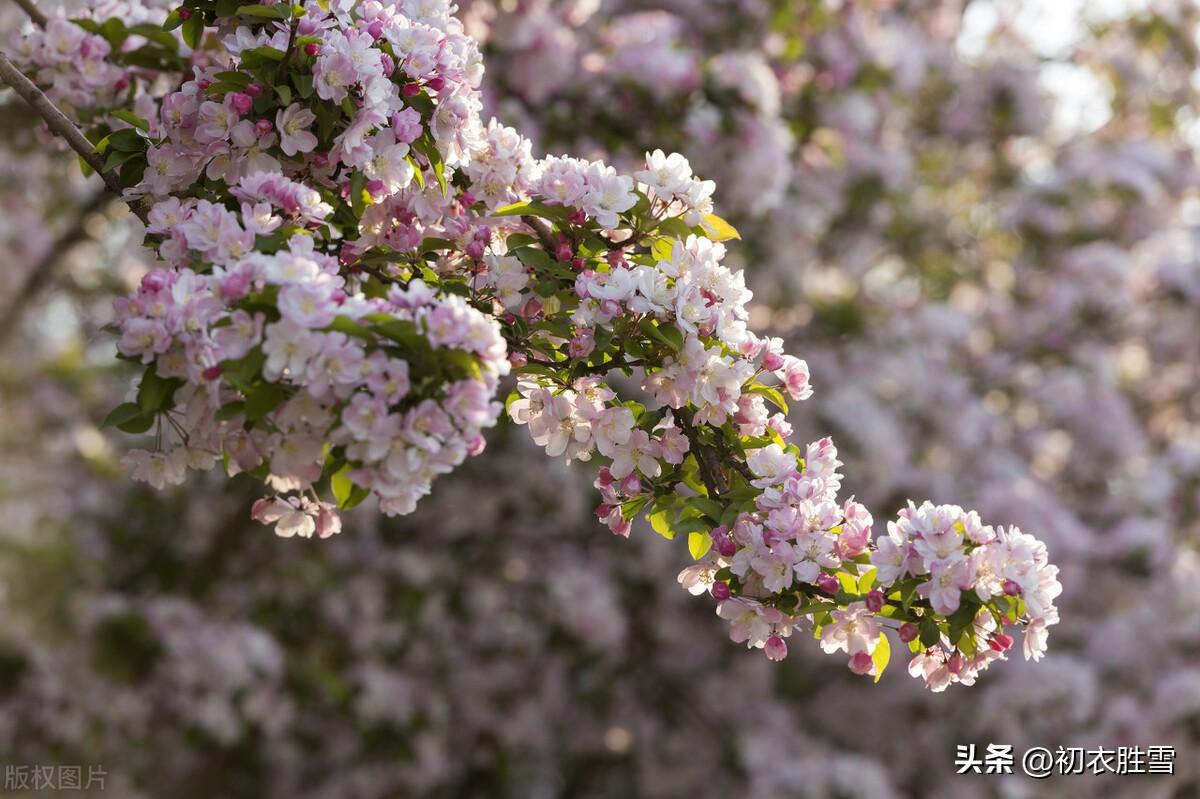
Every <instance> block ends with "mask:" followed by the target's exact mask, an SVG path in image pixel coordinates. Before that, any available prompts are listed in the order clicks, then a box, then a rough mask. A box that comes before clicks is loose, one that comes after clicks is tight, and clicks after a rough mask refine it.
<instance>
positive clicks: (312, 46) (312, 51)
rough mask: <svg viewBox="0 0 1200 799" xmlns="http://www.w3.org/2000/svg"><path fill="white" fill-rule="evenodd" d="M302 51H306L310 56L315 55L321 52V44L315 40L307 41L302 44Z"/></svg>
mask: <svg viewBox="0 0 1200 799" xmlns="http://www.w3.org/2000/svg"><path fill="white" fill-rule="evenodd" d="M304 52H306V53H308V54H309V55H310V56H316V55H318V54H319V53H320V52H321V45H319V44H317V43H316V42H309V43H308V44H306V45H304Z"/></svg>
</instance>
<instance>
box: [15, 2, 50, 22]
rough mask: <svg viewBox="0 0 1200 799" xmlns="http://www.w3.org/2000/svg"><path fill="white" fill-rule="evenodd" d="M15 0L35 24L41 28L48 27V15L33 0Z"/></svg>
mask: <svg viewBox="0 0 1200 799" xmlns="http://www.w3.org/2000/svg"><path fill="white" fill-rule="evenodd" d="M13 2H15V3H16V4H17V5H19V6H20V7H21V8H22V9H24V11H25V13H26V14H27V15H28V16H29V19H31V20H32V21H33V24H34V25H37V26H38V27H39V28H45V27H46V15H45V14H43V13H42V10H41V9H40V8H38V7H37V6H36V5H35V4H34V2H33V0H13Z"/></svg>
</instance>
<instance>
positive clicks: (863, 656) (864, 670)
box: [849, 652, 875, 674]
mask: <svg viewBox="0 0 1200 799" xmlns="http://www.w3.org/2000/svg"><path fill="white" fill-rule="evenodd" d="M849 665H850V671H852V672H854V673H855V674H870V673H871V672H872V671H873V670H874V669H875V661H873V660H872V659H871V656H870V655H868V654H867V653H866V652H859V653H857V654H856V655H854V656H853V657H852V658H850V664H849Z"/></svg>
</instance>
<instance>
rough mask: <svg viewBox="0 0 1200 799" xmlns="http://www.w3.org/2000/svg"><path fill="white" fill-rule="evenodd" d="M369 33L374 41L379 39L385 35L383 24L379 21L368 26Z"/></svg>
mask: <svg viewBox="0 0 1200 799" xmlns="http://www.w3.org/2000/svg"><path fill="white" fill-rule="evenodd" d="M367 33H369V34H370V35H371V38H372V39H378V38H379V37H380V36H382V35H383V22H382V21H380V20H378V19H377V20H375V21H373V22H372V23H371V24H370V25H368V26H367Z"/></svg>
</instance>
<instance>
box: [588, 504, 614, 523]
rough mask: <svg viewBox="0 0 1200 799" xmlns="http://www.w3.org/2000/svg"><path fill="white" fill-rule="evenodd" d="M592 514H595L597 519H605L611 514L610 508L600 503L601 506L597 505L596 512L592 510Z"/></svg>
mask: <svg viewBox="0 0 1200 799" xmlns="http://www.w3.org/2000/svg"><path fill="white" fill-rule="evenodd" d="M592 512H593V513H595V514H596V517H597V518H600V519H607V518H608V514H610V513H612V506H611V505H605V504H604V503H601V504H599V505H597V506H596V510H594V511H592Z"/></svg>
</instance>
